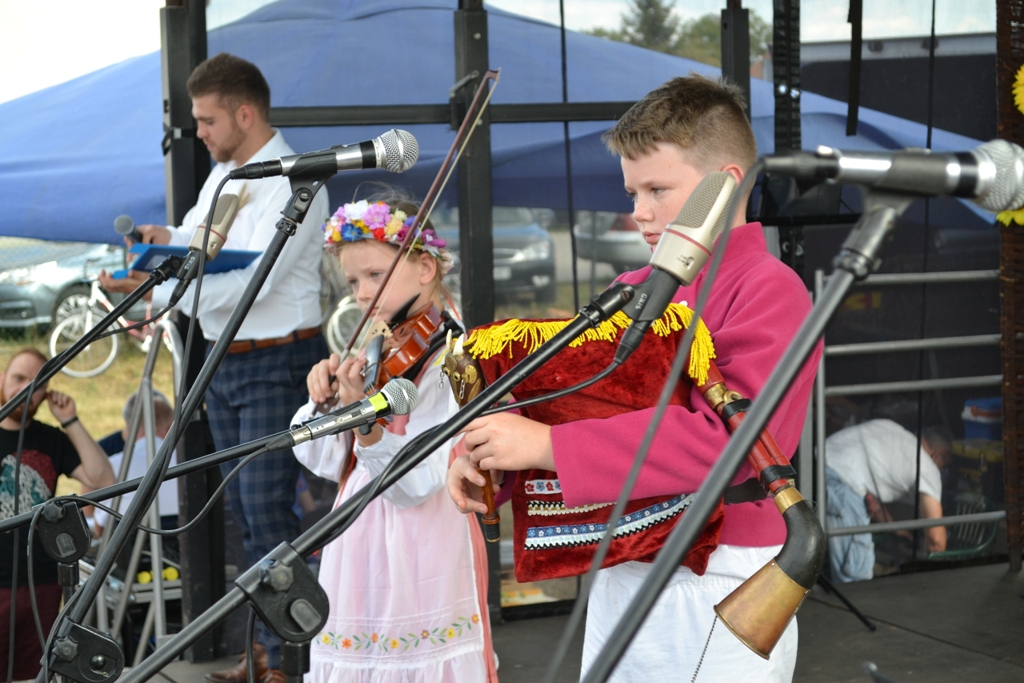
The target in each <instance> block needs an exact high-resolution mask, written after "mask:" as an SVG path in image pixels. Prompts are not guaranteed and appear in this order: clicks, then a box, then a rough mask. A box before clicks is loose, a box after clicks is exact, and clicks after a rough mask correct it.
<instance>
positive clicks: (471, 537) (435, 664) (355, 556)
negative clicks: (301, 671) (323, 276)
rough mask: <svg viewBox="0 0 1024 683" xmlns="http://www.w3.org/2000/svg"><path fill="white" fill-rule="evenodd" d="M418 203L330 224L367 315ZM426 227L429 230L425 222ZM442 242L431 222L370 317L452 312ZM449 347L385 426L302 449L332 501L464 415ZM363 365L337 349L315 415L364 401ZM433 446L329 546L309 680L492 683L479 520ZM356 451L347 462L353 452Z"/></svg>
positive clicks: (364, 208)
mask: <svg viewBox="0 0 1024 683" xmlns="http://www.w3.org/2000/svg"><path fill="white" fill-rule="evenodd" d="M416 210H417V207H416V206H415V205H412V204H410V203H409V202H403V201H400V200H396V199H391V200H390V201H380V202H367V201H360V202H354V203H352V204H345V205H344V206H342V207H341V208H340V209H338V211H337V212H336V213H335V214H334V216H333V217H332V218H331V219H330V220H329V222H328V223H327V224H326V225H325V226H324V232H325V238H326V246H327V247H328V248H329V249H331V250H332V251H336V252H337V253H338V255H339V257H340V259H341V264H342V267H343V269H344V272H345V277H346V279H347V280H348V284H349V287H351V289H352V293H353V294H354V295H355V297H356V300H357V302H358V303H359V306H360V307H361V308H363V310H365V309H366V307H367V306H368V305H369V303H370V300H371V299H372V297H373V295H374V293H375V292H376V291H377V289H378V287H380V285H381V280H382V276H383V274H384V273H385V272H386V271H387V269H388V266H389V264H390V263H391V261H392V260H393V259H394V258H395V256H396V254H397V253H398V247H399V245H400V244H401V242H402V240H403V238H404V237H405V235H406V233H407V232H408V230H409V229H410V226H411V223H412V222H413V219H414V217H415V214H416ZM428 226H429V224H428ZM444 246H445V242H444V240H442V239H440V238H438V237H437V235H436V233H434V231H433V229H432V228H430V227H425V228H424V229H423V231H422V233H421V235H420V237H417V238H416V239H415V241H414V242H413V243H412V245H411V247H410V248H409V249H408V250H407V252H406V254H405V255H404V259H403V262H402V263H400V264H399V266H398V267H397V268H396V270H395V273H394V276H393V277H392V279H391V283H390V284H389V288H390V291H387V290H386V291H385V295H384V296H383V297H382V298H381V299H380V302H379V303H378V305H377V306H376V309H375V311H374V319H376V320H382V321H391V320H392V318H393V317H394V316H395V314H396V313H397V312H399V311H400V309H403V308H404V307H405V306H406V304H409V303H410V302H411V306H410V307H409V308H408V315H409V316H410V317H411V316H413V315H416V314H417V313H419V312H421V311H423V310H425V309H427V308H429V307H430V306H431V305H433V306H434V307H435V308H436V309H438V310H443V309H444V306H443V304H442V299H443V289H442V284H441V278H442V276H443V275H444V273H445V271H446V270H447V268H448V267H449V266H450V264H451V259H450V257H449V256H448V253H447V252H446V251H445V249H444ZM440 356H441V354H440V352H435V353H432V354H429V356H428V357H427V358H426V359H425V362H424V363H422V367H421V368H420V369H417V368H415V367H414V368H412V369H411V373H412V374H413V376H410V377H407V378H408V379H411V380H413V381H414V382H415V383H416V385H417V388H418V399H419V400H418V403H417V406H416V407H415V409H413V411H412V412H411V413H410V414H409V415H407V416H398V417H396V418H395V419H394V420H393V421H392V422H391V423H390V424H389V425H388V426H387V428H386V429H385V428H382V427H381V426H380V425H379V424H374V426H373V429H372V430H371V431H370V432H369V434H362V433H358V432H357V433H355V437H354V439H355V443H354V449H353V447H352V446H353V444H352V439H353V437H352V434H353V433H352V432H348V433H343V434H339V435H335V436H328V437H326V438H323V439H316V440H313V441H309V442H306V443H304V444H301V445H298V446H296V447H295V455H296V457H297V458H298V459H299V461H300V462H302V463H303V464H304V465H306V467H308V468H309V469H310V470H312V471H313V472H314V473H315V474H317V475H319V476H321V477H326V478H328V479H332V480H334V481H338V482H340V484H341V486H340V491H339V493H338V499H337V501H336V504H338V503H340V502H342V501H344V500H346V499H348V498H350V497H351V496H352V495H353V494H354V493H355V492H357V491H359V490H360V489H361V488H362V487H363V486H365V485H366V484H368V483H369V482H370V481H371V480H372V479H373V478H374V477H375V476H377V475H378V474H380V473H381V472H383V470H384V468H385V467H386V466H387V465H388V464H389V463H390V462H391V460H392V459H393V458H394V456H395V455H396V454H397V453H398V452H399V451H400V450H401V448H402V447H403V446H404V445H405V444H407V443H408V442H409V441H410V440H412V439H413V438H415V437H416V436H418V435H419V434H421V433H423V432H425V431H427V430H429V429H431V428H433V427H435V426H436V425H438V424H440V423H442V422H444V421H445V420H446V419H447V418H448V417H449V416H450V415H452V414H453V413H455V412H456V411H457V410H458V406H457V405H456V403H455V401H454V397H453V395H452V392H451V389H450V388H449V386H448V383H447V380H444V381H443V382H442V383H441V384H440V385H439V383H438V377H439V376H440V371H439V366H438V364H439V359H440ZM365 366H366V359H365V358H364V357H362V356H360V357H358V358H348V359H346V360H341V359H340V358H339V357H338V355H337V354H332V355H331V357H330V358H328V359H326V360H323V361H321V362H320V363H318V364H317V365H315V366H314V367H313V369H312V370H311V371H310V372H309V375H308V377H307V384H308V387H309V396H310V402H309V404H307V405H306V406H304V407H303V408H301V409H300V410H299V412H298V413H296V415H295V419H294V421H295V422H299V421H305V420H308V419H310V418H311V417H314V415H315V411H316V406H317V405H318V404H321V403H324V402H327V401H328V400H332V399H336V400H337V402H338V403H337V405H338V406H341V405H346V404H349V403H352V402H355V401H359V400H362V399H364V398H365V397H366V396H367V394H366V392H364V390H363V385H364V382H365V379H364V377H363V373H364V369H365ZM453 443H454V440H453V441H452V442H449V443H448V444H446V445H444V446H442V447H441V448H439V449H437V450H436V451H435V452H434V453H433V454H431V455H430V456H429V457H428V458H427V459H426V460H424V461H423V462H422V463H420V464H419V465H418V466H417V467H416V468H415V469H413V470H412V471H410V472H409V473H408V474H406V475H405V476H404V477H403V478H402V479H401V480H399V481H398V482H397V484H395V485H394V486H392V487H391V488H389V489H387V490H386V491H384V493H383V494H382V495H381V496H379V497H378V498H376V499H374V500H373V501H372V502H371V503H370V504H369V505H368V506H367V507H366V509H365V510H364V511H363V512H362V514H361V515H360V516H359V518H358V519H357V520H356V521H355V523H353V524H352V526H351V527H350V528H349V529H348V530H347V531H345V533H344V534H342V535H341V536H339V537H338V538H337V539H336V540H334V541H332V542H331V543H329V544H328V545H327V546H326V547H325V548H324V551H323V559H322V561H321V564H320V574H319V576H320V583H321V585H322V586H323V587H324V589H325V590H326V592H327V595H328V596H329V599H330V615H329V617H328V620H327V625H326V626H325V627H324V629H323V631H322V632H321V633H320V634H319V635H318V636H317V637H316V638H315V639H314V641H313V644H312V653H311V671H310V674H309V679H310V680H312V681H316V682H317V683H342V682H343V681H344V682H345V683H350V682H366V683H369V682H370V681H373V683H399V682H401V683H438V682H451V683H455V682H459V683H462V682H470V683H472V682H474V681H476V682H480V683H483V682H485V681H497V675H496V672H495V665H494V655H493V653H492V650H491V642H490V624H489V622H488V617H487V604H486V595H487V588H486V582H487V571H486V553H485V551H484V547H483V545H484V542H483V537H482V535H481V533H480V529H479V525H478V524H477V523H476V520H475V519H472V518H467V517H465V516H463V515H461V514H459V512H458V511H457V510H455V509H454V508H453V507H452V505H451V502H450V501H449V500H448V496H447V494H446V492H445V491H444V484H445V472H446V471H447V469H448V465H449V459H450V452H451V447H452V445H453ZM350 454H351V455H350Z"/></svg>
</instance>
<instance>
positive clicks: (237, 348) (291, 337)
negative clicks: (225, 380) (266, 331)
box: [228, 327, 320, 353]
mask: <svg viewBox="0 0 1024 683" xmlns="http://www.w3.org/2000/svg"><path fill="white" fill-rule="evenodd" d="M318 334H320V328H319V327H307V328H306V329H304V330H295V331H294V332H292V333H291V334H286V335H285V336H283V337H277V338H275V339H243V340H242V341H236V342H231V345H230V346H228V353H246V352H247V351H258V350H259V349H269V348H270V347H272V346H284V345H286V344H293V343H295V342H300V341H303V340H305V339H309V338H310V337H315V336H316V335H318Z"/></svg>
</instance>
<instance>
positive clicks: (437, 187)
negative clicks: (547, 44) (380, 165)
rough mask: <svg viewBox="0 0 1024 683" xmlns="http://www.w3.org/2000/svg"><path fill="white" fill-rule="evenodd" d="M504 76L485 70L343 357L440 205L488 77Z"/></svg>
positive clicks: (480, 108) (486, 99)
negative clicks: (438, 202) (438, 203)
mask: <svg viewBox="0 0 1024 683" xmlns="http://www.w3.org/2000/svg"><path fill="white" fill-rule="evenodd" d="M500 76H501V69H488V70H487V72H486V73H484V75H483V78H482V79H481V81H480V85H479V86H478V87H477V89H476V93H475V94H474V95H473V99H472V101H471V102H470V104H469V107H468V108H467V109H466V115H465V117H463V119H462V124H461V125H460V126H459V130H458V132H457V133H456V134H455V139H454V140H453V141H452V145H451V147H450V148H449V150H448V154H446V155H445V158H444V161H443V162H442V163H441V168H440V169H438V172H437V176H435V177H434V181H433V183H431V185H430V189H429V190H428V191H427V195H426V196H425V197H424V198H423V202H422V203H421V204H420V209H419V211H417V212H416V217H415V219H414V220H413V225H412V229H411V230H409V231H408V232H407V233H406V235H405V239H403V240H402V244H401V245H400V246H399V248H398V253H397V254H396V255H395V258H394V260H393V261H392V262H391V264H390V265H389V266H388V269H387V271H386V272H385V273H384V279H383V281H382V282H381V286H380V287H378V288H377V291H376V292H375V293H374V295H373V298H372V299H371V300H370V303H369V305H368V306H367V307H366V310H365V311H364V312H363V315H362V317H361V318H360V319H359V323H358V324H357V325H356V327H355V330H354V331H353V332H352V336H351V337H350V338H349V340H348V344H347V345H346V346H345V352H344V353H343V354H342V357H343V358H344V357H347V356H348V355H349V354H350V353H351V352H352V348H353V347H354V346H355V344H356V340H357V339H359V335H360V334H361V333H362V331H363V328H364V327H365V326H366V323H367V322H368V321H369V320H370V318H371V317H372V316H374V314H373V313H372V311H373V310H374V308H376V306H377V304H378V302H379V301H380V300H381V299H384V298H386V296H387V295H388V294H389V293H390V291H391V285H392V282H391V278H392V275H394V273H395V271H396V269H399V268H401V266H402V265H404V263H405V260H406V259H407V258H408V257H409V254H408V247H409V245H410V244H412V243H413V241H414V240H415V239H416V238H417V237H419V235H420V232H421V231H422V229H423V225H424V224H426V222H427V220H428V219H429V218H430V214H431V213H432V212H433V210H434V206H436V205H437V200H438V198H439V197H440V196H441V191H442V190H444V187H445V186H446V185H447V184H448V180H449V179H450V178H451V176H452V173H453V172H454V171H455V166H456V164H457V163H458V161H459V159H460V158H461V157H462V153H463V151H465V149H466V144H468V143H469V139H470V136H472V134H473V131H474V130H476V127H477V125H478V124H479V123H480V118H481V117H482V116H483V113H484V110H485V109H486V108H487V105H488V104H489V103H490V101H491V95H492V94H493V93H494V87H491V88H489V89H488V87H487V84H488V81H493V82H494V86H497V85H498V79H499V78H500ZM481 100H482V104H481ZM474 111H476V116H473V112H474ZM460 145H461V146H460Z"/></svg>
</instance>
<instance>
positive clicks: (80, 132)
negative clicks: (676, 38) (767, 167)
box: [0, 0, 991, 242]
mask: <svg viewBox="0 0 1024 683" xmlns="http://www.w3.org/2000/svg"><path fill="white" fill-rule="evenodd" d="M455 7H456V2H455V0H338V1H336V2H331V3H325V2H322V0H281V1H280V2H277V3H274V4H272V5H268V6H266V7H263V8H262V9H260V10H257V11H256V12H253V13H252V14H250V15H248V16H246V17H244V18H242V19H240V20H238V21H236V22H234V23H232V24H229V25H227V26H223V27H221V28H219V29H216V30H214V31H211V32H210V34H209V39H208V43H209V53H210V54H211V55H212V54H216V53H218V52H221V51H225V52H231V53H233V54H237V55H239V56H241V57H244V58H246V59H249V60H250V61H252V62H254V63H255V64H257V65H258V66H259V67H260V69H261V70H262V71H263V73H264V75H265V76H266V78H267V81H268V82H269V83H270V87H271V91H272V93H273V103H274V105H275V106H288V107H295V106H339V105H366V104H439V103H444V102H447V99H448V89H449V88H450V87H451V84H452V83H453V81H454V80H455V64H454V47H453V45H454V21H453V10H454V9H455ZM489 32H490V55H491V64H492V66H493V67H500V68H501V69H502V71H501V82H500V84H499V86H498V87H497V90H496V91H495V93H494V97H493V102H495V103H527V102H559V101H561V99H562V84H561V69H560V64H561V62H560V59H561V56H560V36H559V30H558V27H556V26H552V25H550V24H546V23H543V22H538V21H535V20H532V19H527V18H524V17H520V16H517V15H513V14H508V13H505V12H502V11H498V10H491V11H490V13H489ZM691 71H696V72H699V73H703V74H707V75H718V73H719V71H718V70H717V69H714V68H712V67H708V66H706V65H703V64H700V63H698V62H694V61H690V60H687V59H681V58H678V57H672V56H669V55H665V54H661V53H657V52H651V51H649V50H644V49H641V48H637V47H634V46H631V45H627V44H624V43H616V42H611V41H607V40H603V39H600V38H595V37H592V36H588V35H584V34H579V33H574V32H569V33H568V34H567V73H568V92H569V99H570V101H581V102H582V101H622V100H632V99H639V98H640V97H642V96H643V95H644V94H645V93H647V92H648V91H650V90H651V89H652V88H654V87H656V86H658V85H660V84H661V83H663V82H665V81H666V80H668V79H669V78H672V77H673V76H677V75H683V74H687V73H689V72H691ZM751 88H752V93H751V100H752V102H751V104H752V107H751V109H752V123H753V128H754V133H755V136H756V138H757V142H758V146H759V149H760V151H761V153H762V154H766V153H770V152H772V151H773V135H774V133H773V126H774V122H773V111H774V98H773V93H772V85H771V84H770V83H768V82H765V81H759V80H753V81H752V83H751ZM802 99H803V102H802V109H803V112H802V130H803V143H804V146H805V147H807V148H811V147H814V146H816V145H819V144H828V145H832V146H835V147H841V148H847V149H896V148H901V147H909V146H916V147H922V146H924V144H925V140H926V137H925V127H924V126H923V125H920V124H917V123H913V122H910V121H906V120H903V119H899V118H896V117H894V116H889V115H886V114H882V113H879V112H875V111H870V110H864V109H862V110H861V113H860V127H859V131H860V132H859V134H858V135H857V136H855V137H846V135H845V127H846V105H845V104H843V103H841V102H837V101H835V100H830V99H827V98H824V97H820V96H817V95H813V94H811V93H804V95H803V98H802ZM161 100H162V95H161V86H160V55H159V53H153V54H150V55H145V56H143V57H138V58H134V59H129V60H127V61H125V62H122V63H120V64H116V65H114V66H110V67H107V68H105V69H101V70H99V71H96V72H94V73H91V74H88V75H86V76H83V77H81V78H78V79H75V80H72V81H69V82H67V83H64V84H61V85H58V86H55V87H52V88H49V89H46V90H43V91H40V92H37V93H33V94H31V95H28V96H25V97H22V98H20V99H18V100H14V101H11V102H8V103H5V104H2V105H0V121H3V122H4V125H3V126H2V127H0V197H2V199H3V205H4V209H5V210H4V211H3V212H2V214H0V235H15V236H28V237H46V238H49V239H74V240H81V241H93V242H117V241H118V240H119V236H118V235H116V233H114V231H113V230H112V229H111V226H112V221H113V218H114V217H115V216H117V215H119V214H122V213H126V214H129V215H131V216H133V217H134V218H135V220H136V222H139V223H142V222H157V223H161V222H163V220H164V218H165V202H164V199H165V178H164V164H163V158H162V156H161V152H160V140H161V138H162V137H163V130H162V116H161ZM609 125H610V124H609V123H607V122H579V123H573V124H571V126H570V131H571V135H572V138H573V172H574V174H573V175H574V184H573V187H574V196H575V202H576V207H577V208H585V209H595V210H602V209H603V210H618V211H624V210H628V208H629V203H628V200H627V198H626V196H625V194H624V192H623V190H622V177H621V174H620V171H619V165H618V161H617V160H616V159H615V158H614V157H612V156H611V155H610V154H609V153H608V152H607V151H605V149H604V147H603V145H602V144H601V141H600V135H601V133H602V132H603V131H604V130H606V129H607V128H608V127H609ZM389 127H392V126H390V125H389V124H388V122H386V121H385V122H382V123H381V125H380V126H363V127H347V128H290V129H286V130H285V137H286V139H287V140H288V142H289V144H291V146H292V148H293V149H295V150H296V151H300V152H301V151H306V150H314V149H322V148H324V147H328V146H331V145H334V144H341V143H350V142H358V141H360V140H365V139H370V138H373V137H375V136H376V135H379V134H380V133H381V132H382V131H383V130H385V129H387V128H389ZM406 128H407V129H408V130H409V131H411V132H412V133H413V134H414V135H415V136H416V138H417V139H418V141H419V143H420V147H421V154H420V162H419V164H417V167H416V168H414V169H413V170H412V171H410V172H408V173H406V174H403V175H401V176H398V175H393V174H388V173H386V172H383V171H371V172H363V173H343V174H339V175H338V176H337V177H336V178H335V179H334V180H332V182H331V184H330V185H329V189H330V191H331V193H332V200H331V201H332V204H337V203H339V202H340V201H343V200H345V199H347V198H349V197H351V194H352V191H353V189H354V187H355V185H356V184H357V183H359V182H361V181H363V180H366V179H370V178H372V179H377V180H383V181H387V182H393V183H396V184H402V185H405V186H407V187H410V188H411V189H413V191H415V192H417V193H420V194H422V193H423V192H424V191H425V190H426V187H427V186H428V184H429V181H430V180H431V179H432V178H433V175H434V173H435V172H436V169H437V167H438V165H439V163H440V160H441V159H442V158H443V156H444V154H445V153H446V152H447V149H448V147H449V145H450V144H451V140H452V138H453V135H454V133H453V132H452V131H451V130H450V129H449V128H448V126H447V125H418V126H406ZM977 144H978V141H976V140H972V139H970V138H966V137H963V136H960V135H956V134H953V133H948V132H944V131H938V130H936V131H934V134H933V144H932V147H933V149H936V150H964V149H971V148H973V147H975V146H976V145H977ZM492 156H493V163H494V203H495V204H497V205H506V206H546V207H551V208H564V207H565V205H566V190H565V179H564V173H565V162H564V150H563V147H562V124H560V123H538V124H503V125H495V126H493V128H492ZM989 222H991V221H989Z"/></svg>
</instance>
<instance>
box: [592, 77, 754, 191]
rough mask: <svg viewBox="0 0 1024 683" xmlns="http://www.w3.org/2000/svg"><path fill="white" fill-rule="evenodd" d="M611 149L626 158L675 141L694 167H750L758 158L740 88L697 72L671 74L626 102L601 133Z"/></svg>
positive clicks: (710, 168)
mask: <svg viewBox="0 0 1024 683" xmlns="http://www.w3.org/2000/svg"><path fill="white" fill-rule="evenodd" d="M604 142H605V144H606V145H607V146H608V149H610V150H611V151H612V152H615V153H616V154H619V155H620V156H624V157H626V158H627V159H630V160H632V159H636V158H637V157H638V156H640V155H643V154H647V153H649V152H651V151H653V150H654V147H655V145H656V144H657V143H659V142H674V143H675V144H677V145H679V146H680V147H681V148H683V150H685V151H686V152H687V158H688V163H689V164H690V165H691V166H693V167H694V168H696V169H698V170H703V171H708V172H710V171H712V170H717V169H718V168H719V167H720V166H721V165H722V164H723V163H734V164H737V165H739V166H740V167H742V168H743V169H744V171H746V170H749V169H750V168H751V167H752V166H753V165H754V162H756V161H757V142H756V141H755V140H754V131H753V130H752V129H751V128H750V122H749V121H748V120H747V116H746V113H745V112H744V99H743V91H742V90H740V88H739V86H737V85H734V84H733V83H730V82H729V81H727V80H725V79H723V78H720V79H711V78H705V77H704V76H700V75H698V74H690V75H689V76H680V77H678V78H673V79H672V80H670V81H668V82H667V83H665V84H664V85H662V86H661V87H659V88H657V89H655V90H652V91H651V92H649V93H648V94H647V95H646V96H645V97H644V98H643V99H642V100H640V101H639V102H637V103H636V104H634V105H633V106H632V107H630V109H629V111H627V112H626V113H625V114H624V115H623V116H622V118H621V119H619V121H618V123H616V124H615V127H614V128H612V129H611V130H610V131H608V132H607V133H605V134H604Z"/></svg>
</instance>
